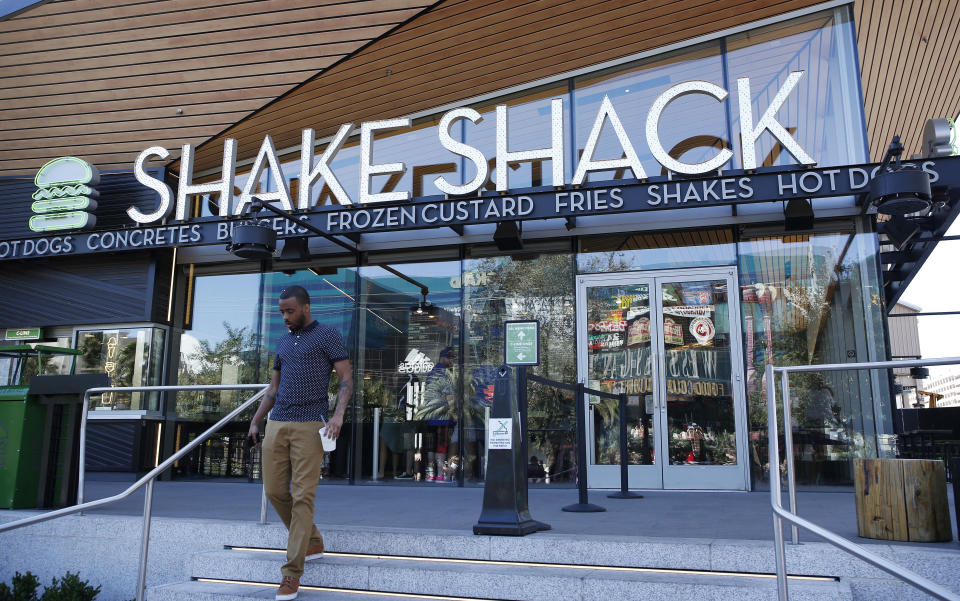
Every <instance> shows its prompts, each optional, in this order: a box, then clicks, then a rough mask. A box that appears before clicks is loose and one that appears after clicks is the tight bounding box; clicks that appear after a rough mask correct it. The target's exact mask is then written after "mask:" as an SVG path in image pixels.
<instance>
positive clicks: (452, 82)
mask: <svg viewBox="0 0 960 601" xmlns="http://www.w3.org/2000/svg"><path fill="white" fill-rule="evenodd" d="M815 4H817V2H815V1H812V0H779V1H775V0H747V1H744V0H647V1H645V2H629V1H625V0H605V1H604V0H600V1H586V0H574V1H570V0H539V1H522V2H521V1H518V0H484V1H478V0H445V1H444V2H442V3H440V4H439V5H437V6H435V7H434V8H432V9H431V10H429V11H427V12H425V13H423V14H421V15H420V16H418V17H417V18H416V19H414V20H412V21H411V22H409V23H407V24H406V25H404V26H402V27H400V28H398V29H397V30H395V31H394V32H392V33H391V34H390V35H389V36H385V37H383V38H380V39H379V40H377V41H375V42H373V43H372V44H370V45H369V46H367V47H366V48H364V49H363V50H361V51H359V52H357V53H356V54H354V55H353V56H351V57H350V58H349V59H348V60H345V61H343V62H342V63H340V64H339V65H337V66H336V67H335V68H332V69H329V70H328V71H326V72H324V73H321V74H319V75H318V76H316V77H314V78H313V79H311V80H310V81H309V82H307V83H306V84H304V85H302V86H300V87H298V88H297V89H296V90H294V91H292V92H291V93H289V94H287V95H286V96H284V97H283V98H280V99H278V100H277V101H276V102H274V103H272V104H271V105H269V106H268V107H265V108H264V109H262V110H260V111H257V112H256V113H255V114H253V115H251V116H250V117H248V118H246V119H244V120H243V121H241V122H240V123H237V124H236V125H235V126H233V127H231V128H229V129H228V130H226V131H225V132H224V133H222V134H221V135H218V136H216V137H215V138H213V139H211V140H209V141H208V142H207V143H205V144H204V145H203V146H202V147H201V149H200V150H199V151H198V155H197V161H196V167H195V169H196V171H197V172H202V171H204V170H208V169H216V168H217V167H218V166H219V164H220V160H221V153H222V151H223V140H224V139H225V138H227V137H232V138H236V139H237V140H238V143H239V151H238V156H239V157H240V158H241V159H242V158H248V159H249V158H252V156H253V155H255V154H256V152H257V150H258V149H259V146H260V143H261V142H262V141H263V136H264V135H265V134H268V133H269V134H271V135H272V136H273V138H274V143H275V144H276V147H277V148H278V149H279V148H289V147H293V146H297V145H298V144H299V143H300V130H301V129H302V128H303V127H307V126H309V127H312V128H314V129H315V130H316V132H317V137H318V138H322V137H324V136H329V135H332V134H333V133H334V132H335V131H336V129H337V128H338V127H339V126H340V125H341V124H342V123H347V122H353V123H358V122H362V121H370V120H374V119H384V118H392V117H399V116H402V115H407V114H411V113H416V112H418V111H423V110H426V109H430V108H432V107H436V106H440V105H443V104H446V103H450V102H456V101H459V100H462V99H465V98H469V97H474V96H478V95H481V94H486V93H490V92H495V91H497V90H501V89H504V88H508V87H510V86H515V85H519V84H524V83H527V82H531V81H535V80H538V79H540V78H543V77H547V76H551V75H555V74H556V73H557V72H558V70H561V69H562V70H564V71H567V70H573V69H578V68H582V67H588V66H591V65H595V64H597V63H601V62H604V61H608V60H612V59H616V58H620V57H623V56H628V55H631V54H635V53H638V52H642V51H645V50H651V49H654V48H657V47H661V46H666V45H668V44H673V43H675V42H680V41H682V40H686V39H690V38H695V37H698V36H701V35H705V34H709V33H712V32H716V31H718V30H722V29H727V28H731V27H735V26H737V25H741V24H743V23H749V22H751V21H756V20H759V19H764V18H767V17H771V16H774V15H777V14H781V13H784V12H789V11H792V10H796V9H800V8H804V7H807V6H811V5H815ZM172 167H176V165H175V164H174V165H172Z"/></svg>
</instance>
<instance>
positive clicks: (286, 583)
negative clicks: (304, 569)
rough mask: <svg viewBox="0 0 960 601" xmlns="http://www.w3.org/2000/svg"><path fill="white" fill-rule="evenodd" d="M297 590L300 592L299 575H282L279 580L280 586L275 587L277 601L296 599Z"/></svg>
mask: <svg viewBox="0 0 960 601" xmlns="http://www.w3.org/2000/svg"><path fill="white" fill-rule="evenodd" d="M298 592H300V577H299V576H284V577H283V580H282V581H281V582H280V588H278V589H277V601H290V600H291V599H296V598H297V593H298Z"/></svg>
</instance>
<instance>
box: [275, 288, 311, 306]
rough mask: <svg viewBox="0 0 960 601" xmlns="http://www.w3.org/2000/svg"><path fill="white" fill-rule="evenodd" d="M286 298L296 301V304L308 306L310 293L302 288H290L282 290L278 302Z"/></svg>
mask: <svg viewBox="0 0 960 601" xmlns="http://www.w3.org/2000/svg"><path fill="white" fill-rule="evenodd" d="M288 298H295V299H297V303H299V304H301V305H309V304H310V293H309V292H307V290H306V289H305V288H304V287H303V286H290V287H289V288H284V289H283V290H282V291H281V292H280V300H286V299H288Z"/></svg>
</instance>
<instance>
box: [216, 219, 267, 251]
mask: <svg viewBox="0 0 960 601" xmlns="http://www.w3.org/2000/svg"><path fill="white" fill-rule="evenodd" d="M227 250H229V251H230V252H231V253H233V254H234V255H236V256H238V257H240V258H243V259H255V260H263V259H269V258H271V257H273V251H275V250H277V232H276V231H274V229H273V228H271V227H268V226H266V225H260V224H259V223H257V222H256V221H248V222H245V223H241V224H239V225H237V226H235V227H234V228H233V237H232V240H231V243H230V244H228V245H227Z"/></svg>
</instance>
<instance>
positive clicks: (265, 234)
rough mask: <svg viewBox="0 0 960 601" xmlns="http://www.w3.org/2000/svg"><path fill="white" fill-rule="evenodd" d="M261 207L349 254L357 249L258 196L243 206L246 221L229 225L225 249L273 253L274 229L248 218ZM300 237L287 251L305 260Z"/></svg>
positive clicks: (248, 255)
mask: <svg viewBox="0 0 960 601" xmlns="http://www.w3.org/2000/svg"><path fill="white" fill-rule="evenodd" d="M264 210H267V211H270V212H272V213H276V214H277V215H279V216H281V217H283V218H284V219H286V220H287V221H289V222H290V223H294V224H296V225H297V226H299V227H302V228H304V229H307V230H309V231H311V232H313V233H315V234H318V235H320V236H323V237H324V238H326V239H327V240H329V241H331V242H333V243H334V244H337V245H339V246H342V247H343V248H345V249H347V250H348V251H350V252H351V253H354V254H356V253H358V252H359V251H358V250H357V247H356V246H353V245H351V244H348V243H346V242H344V241H342V240H340V239H339V238H337V237H336V236H332V235H330V234H328V233H327V232H325V231H323V230H321V229H320V228H318V227H316V226H314V225H311V223H310V222H309V221H306V220H300V219H297V217H296V216H295V215H294V214H293V213H288V212H287V211H284V210H283V209H280V208H277V207H275V206H273V205H272V204H268V203H264V202H263V201H262V200H259V199H258V200H255V201H253V202H251V203H250V204H249V205H247V207H246V209H244V211H243V216H244V217H246V218H247V219H248V220H247V221H244V222H241V223H240V224H239V225H237V226H235V227H234V228H233V234H232V237H231V241H230V244H228V245H227V250H228V251H230V252H231V253H233V254H234V255H236V256H238V257H240V258H243V259H259V260H263V259H270V258H272V257H273V252H274V251H275V250H277V232H276V231H274V229H273V228H271V227H269V226H267V225H261V224H260V223H259V222H257V221H256V220H254V219H250V217H251V216H254V215H256V214H257V213H259V212H260V211H264ZM300 239H301V240H303V242H302V245H301V243H299V242H294V243H293V245H292V246H291V247H290V251H289V252H291V253H293V252H294V251H296V253H295V254H296V255H297V257H296V258H298V259H302V260H306V259H309V258H310V251H309V249H308V248H307V244H306V238H303V237H301V238H300ZM284 251H285V252H287V247H286V246H284ZM280 258H281V259H286V258H288V257H285V256H281V257H280Z"/></svg>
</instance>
